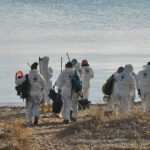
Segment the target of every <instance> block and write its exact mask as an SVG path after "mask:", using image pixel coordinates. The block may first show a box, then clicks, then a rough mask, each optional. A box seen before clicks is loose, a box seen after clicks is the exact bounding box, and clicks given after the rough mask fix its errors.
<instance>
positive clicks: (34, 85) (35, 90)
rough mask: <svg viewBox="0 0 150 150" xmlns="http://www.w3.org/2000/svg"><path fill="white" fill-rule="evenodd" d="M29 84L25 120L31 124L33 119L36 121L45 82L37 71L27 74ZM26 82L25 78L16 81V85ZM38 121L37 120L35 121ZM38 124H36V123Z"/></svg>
mask: <svg viewBox="0 0 150 150" xmlns="http://www.w3.org/2000/svg"><path fill="white" fill-rule="evenodd" d="M28 78H29V82H30V85H31V88H30V96H29V98H28V99H27V100H26V118H27V120H28V121H29V122H32V119H33V117H34V118H36V119H38V117H39V107H40V103H41V100H42V98H43V91H44V88H45V80H44V78H43V76H42V75H40V73H39V72H38V71H37V70H34V69H33V70H31V71H30V72H29V74H28ZM25 80H26V77H25V76H23V77H22V78H20V79H18V80H16V84H18V85H20V84H22V83H23V82H24V81H25ZM36 121H38V120H36ZM36 123H38V122H36Z"/></svg>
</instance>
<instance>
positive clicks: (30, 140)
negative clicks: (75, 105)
mask: <svg viewBox="0 0 150 150" xmlns="http://www.w3.org/2000/svg"><path fill="white" fill-rule="evenodd" d="M102 113H103V107H102V106H98V107H96V106H95V107H93V108H91V109H89V110H81V111H79V119H78V120H77V122H70V123H69V124H67V125H66V124H63V123H62V121H63V119H61V118H58V117H56V116H55V115H54V114H52V113H51V112H50V113H41V114H40V119H39V125H29V124H28V123H27V122H26V120H25V108H24V107H0V120H1V121H0V150H6V149H25V150H26V149H30V150H50V149H52V150H53V149H54V150H104V149H106V150H123V149H125V150H127V149H128V150H135V149H142V150H149V149H150V118H149V116H148V115H146V114H143V113H141V112H136V113H133V114H132V115H130V116H109V117H108V116H107V117H105V116H104V115H103V114H102ZM97 114H99V115H97ZM14 131H15V132H14Z"/></svg>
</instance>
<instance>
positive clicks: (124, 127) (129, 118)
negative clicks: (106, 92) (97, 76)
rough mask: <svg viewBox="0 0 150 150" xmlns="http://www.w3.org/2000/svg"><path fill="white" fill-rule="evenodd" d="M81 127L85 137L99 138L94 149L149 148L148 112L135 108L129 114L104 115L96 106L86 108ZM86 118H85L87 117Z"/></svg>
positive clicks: (100, 108)
mask: <svg viewBox="0 0 150 150" xmlns="http://www.w3.org/2000/svg"><path fill="white" fill-rule="evenodd" d="M85 113H86V116H87V118H89V119H88V121H87V120H86V121H85V122H86V124H84V125H83V129H84V130H86V131H85V132H84V134H85V135H86V137H87V139H100V141H101V142H99V143H98V142H97V144H95V145H94V146H93V147H92V148H93V149H94V150H95V149H100V147H101V149H110V150H113V149H114V150H123V149H129V150H130V149H131V150H132V149H133V150H138V149H143V150H150V114H146V113H143V112H141V111H140V110H139V109H135V110H134V111H133V112H131V113H130V114H129V115H119V114H116V113H113V114H112V115H108V116H105V115H104V109H103V107H101V106H97V107H95V108H92V109H90V110H87V111H86V112H85ZM87 118H86V119H87Z"/></svg>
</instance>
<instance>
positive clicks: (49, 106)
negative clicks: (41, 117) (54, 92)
mask: <svg viewBox="0 0 150 150" xmlns="http://www.w3.org/2000/svg"><path fill="white" fill-rule="evenodd" d="M50 108H51V105H50V104H47V110H46V112H50Z"/></svg>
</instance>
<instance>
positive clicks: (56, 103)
mask: <svg viewBox="0 0 150 150" xmlns="http://www.w3.org/2000/svg"><path fill="white" fill-rule="evenodd" d="M49 97H50V98H51V99H52V101H53V108H52V112H54V113H60V111H61V107H62V100H61V98H58V97H57V93H56V92H55V85H54V86H53V88H52V89H51V90H50V92H49Z"/></svg>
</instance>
